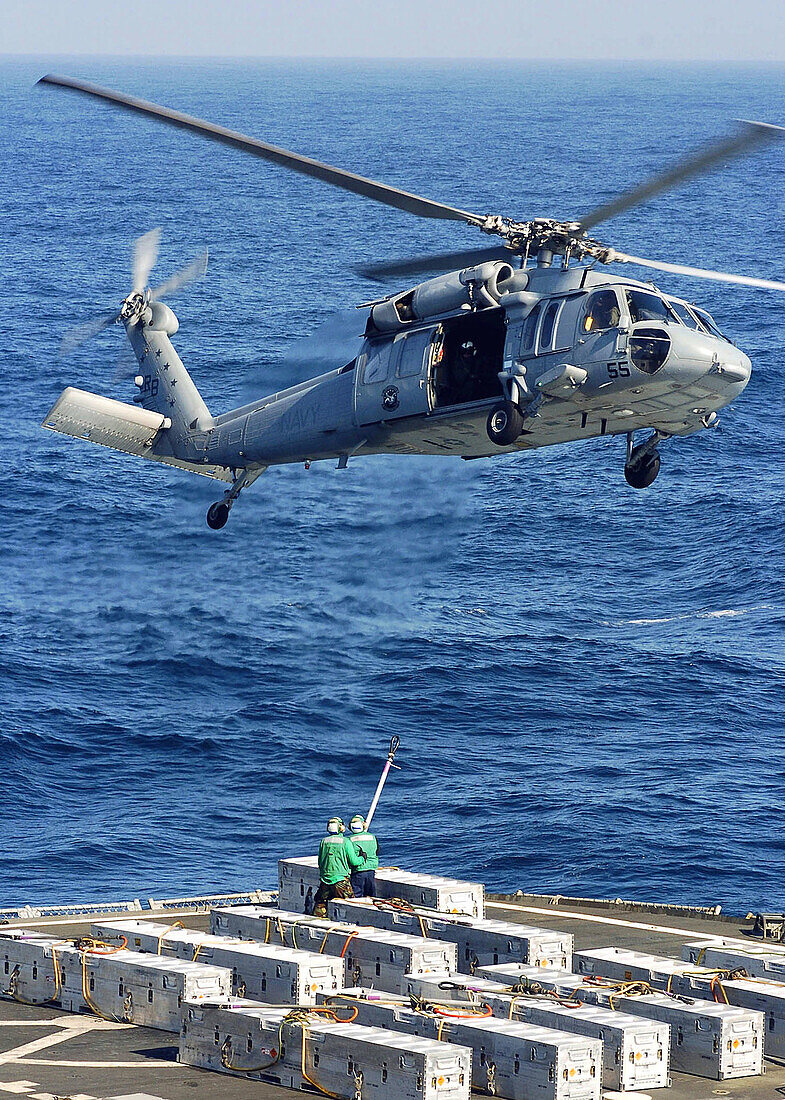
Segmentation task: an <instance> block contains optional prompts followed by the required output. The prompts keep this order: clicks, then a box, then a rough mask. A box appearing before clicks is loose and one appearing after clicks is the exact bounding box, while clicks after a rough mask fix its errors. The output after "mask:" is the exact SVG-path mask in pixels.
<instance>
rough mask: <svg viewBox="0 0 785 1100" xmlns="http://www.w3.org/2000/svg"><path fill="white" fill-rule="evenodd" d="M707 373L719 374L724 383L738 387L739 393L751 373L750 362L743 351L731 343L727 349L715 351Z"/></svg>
mask: <svg viewBox="0 0 785 1100" xmlns="http://www.w3.org/2000/svg"><path fill="white" fill-rule="evenodd" d="M709 374H711V375H717V376H719V378H720V379H721V380H722V381H723V382H724V383H725V384H726V385H732V386H736V387H738V390H737V392H738V393H741V391H742V390H743V389H744V387H745V386H746V385H747V383H748V382H749V380H750V376H751V375H752V363H751V361H750V359H749V357H748V356H746V355H745V354H744V352H743V351H739V349H738V348H737V347H734V346H733V345H732V344H731V345H729V347H728V350H727V351H725V349H723V351H722V352H719V353H717V352H715V354H714V356H713V357H712V365H711V367H710V368H709Z"/></svg>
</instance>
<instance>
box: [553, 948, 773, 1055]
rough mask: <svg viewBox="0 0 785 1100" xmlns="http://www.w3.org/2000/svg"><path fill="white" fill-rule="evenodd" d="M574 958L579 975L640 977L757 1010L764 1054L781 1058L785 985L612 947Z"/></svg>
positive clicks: (683, 992) (687, 993) (675, 990)
mask: <svg viewBox="0 0 785 1100" xmlns="http://www.w3.org/2000/svg"><path fill="white" fill-rule="evenodd" d="M575 960H576V966H575V969H576V970H578V971H579V972H580V973H581V974H605V975H607V976H608V977H609V978H619V979H625V980H630V979H632V980H633V981H645V982H648V983H649V984H650V985H652V986H654V988H655V989H666V990H668V991H669V992H671V993H678V994H681V995H682V996H685V997H696V998H702V999H704V1000H707V1001H715V1002H717V1003H726V1004H731V1005H737V1006H739V1007H740V1008H750V1009H753V1010H754V1011H757V1012H762V1013H763V1014H764V1016H765V1017H766V1038H765V1040H764V1045H765V1053H766V1054H767V1055H769V1056H770V1057H773V1058H782V1057H785V984H782V983H779V982H776V981H767V980H765V979H764V978H753V979H751V980H750V979H746V978H724V977H721V976H720V975H718V973H717V968H714V969H711V968H709V967H707V966H698V965H697V964H696V963H689V962H684V961H683V960H681V959H669V958H667V957H665V956H663V955H649V954H645V953H643V952H641V951H622V950H620V949H619V948H616V947H604V948H600V949H598V950H596V951H582V952H581V953H580V954H579V955H576V956H575ZM740 965H742V966H743V965H744V964H743V963H742V964H740ZM730 969H733V967H731V968H730ZM745 969H746V967H745Z"/></svg>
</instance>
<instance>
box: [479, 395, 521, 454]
mask: <svg viewBox="0 0 785 1100" xmlns="http://www.w3.org/2000/svg"><path fill="white" fill-rule="evenodd" d="M522 428H523V417H522V416H521V414H520V412H519V410H518V408H517V407H516V406H515V405H513V404H512V402H511V401H503V402H501V403H500V404H499V405H495V406H494V407H493V408H492V409H491V411H490V414H489V416H488V423H487V431H488V438H489V439H490V441H491V443H495V444H496V446H497V447H509V446H510V444H511V443H514V442H515V440H516V439H517V438H518V436H519V435H520V434H521V429H522Z"/></svg>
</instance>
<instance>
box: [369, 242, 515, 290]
mask: <svg viewBox="0 0 785 1100" xmlns="http://www.w3.org/2000/svg"><path fill="white" fill-rule="evenodd" d="M514 256H515V253H514V252H511V251H510V249H509V248H504V247H503V246H502V245H499V246H497V247H496V248H474V249H469V250H468V251H465V252H442V253H434V255H432V256H416V257H414V258H413V259H411V260H391V261H390V263H386V264H370V265H368V266H367V267H358V268H356V271H357V273H358V274H359V275H364V276H365V278H366V279H375V280H377V281H379V282H381V280H382V279H385V278H387V277H388V276H390V275H427V274H429V273H431V272H434V271H454V270H455V269H456V268H461V269H462V268H464V267H477V265H478V264H484V263H486V262H487V261H488V260H509V261H511V260H512V259H513V257H514Z"/></svg>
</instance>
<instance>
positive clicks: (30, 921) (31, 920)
mask: <svg viewBox="0 0 785 1100" xmlns="http://www.w3.org/2000/svg"><path fill="white" fill-rule="evenodd" d="M173 912H174V913H175V919H179V916H185V917H187V916H194V917H204V916H207V910H204V911H203V912H199V911H197V910H192V909H188V910H187V911H186V912H180V910H172V909H145V911H144V912H143V913H139V912H136V911H134V912H125V910H123V912H121V913H77V914H75V915H74V916H73V917H57V918H56V919H55V918H54V917H51V918H50V919H49V920H42V919H41V918H40V917H27V918H24V917H20V918H19V920H20V921H21V923H20V924H10V925H9V927H10V928H28V929H29V928H32V929H33V930H34V931H35V932H37V931H38V930H39V929H40V928H58V927H59V926H60V925H62V924H96V923H105V922H106V921H108V920H160V918H161V917H166V916H171V915H172V913H173ZM177 914H179V916H178V915H177Z"/></svg>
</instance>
